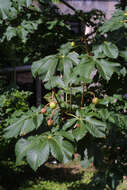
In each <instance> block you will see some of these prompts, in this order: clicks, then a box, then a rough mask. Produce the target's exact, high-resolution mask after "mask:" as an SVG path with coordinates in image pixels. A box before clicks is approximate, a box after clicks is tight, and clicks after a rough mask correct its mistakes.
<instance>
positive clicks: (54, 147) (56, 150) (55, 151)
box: [48, 137, 63, 162]
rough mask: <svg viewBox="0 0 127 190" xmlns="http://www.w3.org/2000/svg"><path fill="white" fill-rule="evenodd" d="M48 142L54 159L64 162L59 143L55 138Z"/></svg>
mask: <svg viewBox="0 0 127 190" xmlns="http://www.w3.org/2000/svg"><path fill="white" fill-rule="evenodd" d="M48 142H49V146H50V151H51V154H52V155H53V157H54V158H56V159H57V160H59V161H60V162H62V161H63V154H62V148H61V146H60V144H59V141H58V140H57V139H56V138H55V137H52V138H50V139H49V140H48Z"/></svg>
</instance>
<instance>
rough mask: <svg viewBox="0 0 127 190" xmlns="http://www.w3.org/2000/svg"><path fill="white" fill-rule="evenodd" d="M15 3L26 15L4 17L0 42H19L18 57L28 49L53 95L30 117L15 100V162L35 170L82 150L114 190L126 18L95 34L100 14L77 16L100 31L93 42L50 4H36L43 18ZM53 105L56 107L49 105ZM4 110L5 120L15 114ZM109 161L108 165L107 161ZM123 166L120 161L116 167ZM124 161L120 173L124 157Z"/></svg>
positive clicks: (122, 133) (124, 109) (125, 108)
mask: <svg viewBox="0 0 127 190" xmlns="http://www.w3.org/2000/svg"><path fill="white" fill-rule="evenodd" d="M15 2H16V1H12V4H11V5H9V6H10V7H13V8H15V9H16V11H17V16H18V15H19V14H21V19H20V20H19V21H18V20H17V17H16V18H15V19H14V17H13V18H11V19H12V20H11V19H10V17H9V16H8V14H7V13H6V18H5V17H2V18H3V19H7V20H8V22H7V24H5V23H4V22H3V20H2V22H3V25H2V24H1V26H4V30H2V31H3V33H2V34H1V43H3V44H4V43H6V44H7V46H9V44H10V43H12V42H14V43H12V44H13V46H14V44H16V45H17V40H18V45H17V46H16V47H17V52H16V53H18V52H19V51H20V50H21V49H22V47H23V52H22V53H21V57H22V55H23V56H24V55H26V60H30V61H31V62H32V74H33V76H34V77H35V78H36V77H39V78H40V79H41V81H42V82H43V84H44V86H45V88H46V89H47V90H49V92H48V93H47V94H45V95H44V99H45V101H46V103H45V104H44V105H41V106H40V107H39V108H33V107H32V108H31V110H29V111H27V107H25V105H24V104H23V105H21V104H22V103H21V101H22V97H21V101H20V96H19V97H18V101H19V102H18V103H17V104H16V106H17V107H16V109H17V112H16V113H15V115H13V116H14V117H13V118H12V120H11V121H10V123H8V124H9V126H8V127H7V128H6V129H5V130H4V132H5V134H4V137H5V138H7V139H10V138H17V139H18V141H17V143H16V146H15V153H16V160H17V164H19V165H20V164H21V163H22V160H24V159H25V160H26V161H27V162H28V164H29V165H30V167H31V168H32V169H33V170H34V171H36V170H37V169H38V168H39V167H40V166H41V165H42V164H44V163H45V162H46V161H47V160H48V158H49V156H50V155H52V156H53V157H54V158H55V159H56V160H58V161H59V162H63V163H66V162H68V161H69V160H71V159H72V158H73V156H74V152H78V153H79V154H80V156H81V163H82V165H83V166H84V167H88V166H89V165H90V164H91V163H92V162H93V163H94V164H95V166H96V167H97V168H99V167H100V168H101V169H103V170H105V171H106V173H105V177H104V180H105V183H108V184H109V186H110V187H111V188H112V189H115V188H116V184H117V183H116V181H115V177H114V170H113V167H114V165H115V162H116V161H115V160H116V158H115V159H114V157H112V153H111V152H110V151H109V146H111V149H112V150H113V153H114V154H115V155H116V152H115V151H116V148H117V146H118V147H119V146H120V148H121V149H122V147H123V145H121V144H120V143H121V141H118V142H117V143H116V136H117V135H118V134H119V138H118V140H121V139H122V138H124V140H125V139H126V131H127V122H126V120H127V116H126V113H127V103H126V88H125V86H126V74H127V71H126V60H127V56H126V51H127V47H126V44H127V33H126V32H127V31H126V13H125V12H124V11H122V10H117V11H116V12H115V13H114V15H113V17H112V18H111V19H109V20H108V21H106V22H105V23H104V24H102V23H101V25H102V26H100V27H99V28H98V29H97V27H98V26H99V24H100V22H99V24H95V23H94V22H92V20H93V18H95V20H96V21H97V19H98V20H101V21H102V20H103V19H102V14H100V12H98V11H95V12H92V13H91V14H93V17H92V16H91V14H88V15H86V16H84V15H83V14H82V12H81V11H79V12H76V16H77V21H78V22H79V25H80V26H82V24H83V22H84V21H85V23H86V25H88V26H93V28H94V29H97V32H96V34H95V36H94V37H93V38H92V39H90V38H89V35H85V34H84V32H82V37H80V38H79V36H78V37H77V38H76V37H75V35H74V36H73V35H71V31H70V29H69V27H68V25H67V24H66V22H65V20H66V19H65V17H61V16H60V14H59V13H58V12H57V10H56V8H54V7H51V6H50V4H49V2H45V3H44V1H39V2H40V4H41V5H42V6H44V7H45V8H46V9H43V10H44V11H42V12H43V13H42V12H41V10H40V9H39V7H38V8H37V7H36V6H33V5H31V1H23V2H21V1H18V2H17V4H15ZM10 7H8V9H10ZM1 10H2V9H1ZM47 10H49V11H47ZM25 11H26V12H25ZM46 11H47V12H46ZM50 12H51V13H52V14H51V15H49V13H50ZM24 13H25V16H23V15H24ZM35 13H36V14H37V16H36V14H35ZM13 16H14V15H13ZM15 16H16V14H15ZM14 20H15V21H16V22H13V21H14ZM42 29H43V32H42ZM60 29H62V30H60ZM58 31H60V32H58ZM32 37H34V38H32ZM73 37H74V38H73ZM35 39H37V40H35ZM47 39H48V40H47ZM50 39H51V40H52V42H53V44H50ZM56 39H58V41H57V40H56ZM34 40H35V42H34ZM47 41H49V42H48V46H47V45H46V43H47ZM56 41H57V44H55V43H56ZM65 41H66V43H63V42H65ZM43 42H46V43H44V44H43ZM35 43H36V45H35ZM31 44H32V45H31ZM61 44H62V45H61ZM34 45H35V47H34ZM52 45H53V46H52ZM37 46H38V48H37ZM14 47H15V46H14ZM14 47H12V46H11V48H10V49H11V50H13V49H14ZM47 47H48V49H47ZM7 49H8V48H7ZM48 50H49V51H48ZM42 52H44V53H42ZM10 57H12V55H11V56H10ZM21 59H22V58H21ZM17 62H18V61H17ZM26 62H27V61H26ZM121 87H123V88H121ZM3 97H4V95H3ZM1 98H2V96H1ZM94 98H95V99H97V102H94V101H93V99H94ZM1 101H2V102H3V100H1ZM7 102H8V100H7ZM14 102H15V99H14ZM50 102H53V103H54V104H55V107H53V108H52V107H50ZM6 104H7V103H6ZM7 105H9V106H10V105H11V103H8V104H7ZM21 106H24V109H25V110H23V111H27V112H25V114H20V112H19V111H20V107H21ZM2 109H3V108H2ZM6 111H7V114H8V113H9V112H11V113H12V112H14V110H13V106H12V105H11V110H8V109H7V110H6ZM21 111H22V110H21ZM18 114H19V115H18ZM104 147H106V150H105V148H104ZM123 149H124V148H123ZM108 155H110V159H111V164H110V163H109V166H107V165H106V161H105V158H107V157H108ZM125 155H126V151H125ZM125 157H126V156H125ZM120 161H121V160H120V158H119V156H118V157H117V162H120ZM121 163H122V164H121V168H122V167H123V166H124V164H125V163H126V159H123V160H122V162H121ZM121 170H122V169H121ZM109 179H110V180H109ZM110 181H112V182H110Z"/></svg>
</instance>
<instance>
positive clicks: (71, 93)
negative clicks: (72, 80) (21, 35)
mask: <svg viewBox="0 0 127 190" xmlns="http://www.w3.org/2000/svg"><path fill="white" fill-rule="evenodd" d="M71 110H72V87H71V86H70V111H71Z"/></svg>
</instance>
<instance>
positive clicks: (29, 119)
mask: <svg viewBox="0 0 127 190" xmlns="http://www.w3.org/2000/svg"><path fill="white" fill-rule="evenodd" d="M42 121H43V115H42V114H41V113H39V110H35V111H32V112H28V113H26V116H24V115H23V116H22V117H21V118H20V119H19V120H18V121H16V122H15V123H13V124H12V125H10V126H9V127H7V128H6V129H5V130H4V132H5V134H4V137H5V138H12V137H17V136H18V135H20V136H24V135H26V134H27V133H29V132H31V131H33V130H35V129H38V127H40V125H41V123H42Z"/></svg>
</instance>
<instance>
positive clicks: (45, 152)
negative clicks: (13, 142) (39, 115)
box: [26, 139, 49, 171]
mask: <svg viewBox="0 0 127 190" xmlns="http://www.w3.org/2000/svg"><path fill="white" fill-rule="evenodd" d="M32 143H34V144H33V146H32V148H31V149H30V150H28V151H27V153H26V159H27V162H28V163H29V165H30V166H31V168H32V169H33V170H34V171H36V170H37V169H38V167H40V166H41V165H42V164H44V163H45V162H46V161H47V159H48V156H49V143H48V139H47V140H46V139H45V140H42V141H41V140H40V139H39V141H38V142H36V141H35V142H34V141H33V142H32Z"/></svg>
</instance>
